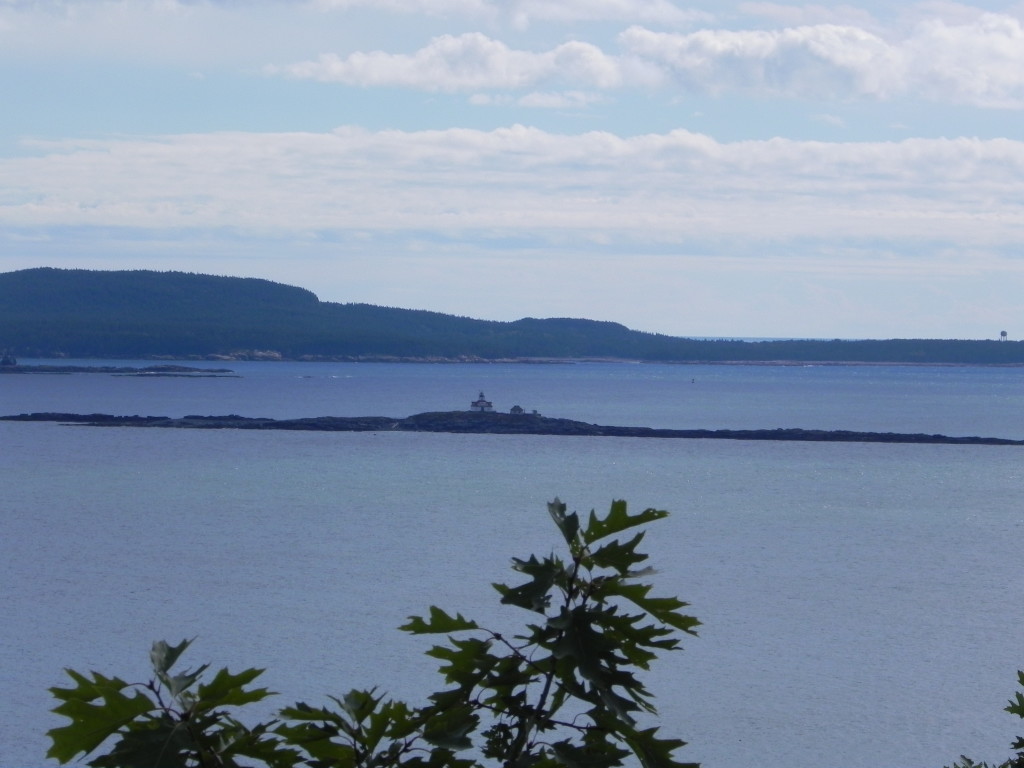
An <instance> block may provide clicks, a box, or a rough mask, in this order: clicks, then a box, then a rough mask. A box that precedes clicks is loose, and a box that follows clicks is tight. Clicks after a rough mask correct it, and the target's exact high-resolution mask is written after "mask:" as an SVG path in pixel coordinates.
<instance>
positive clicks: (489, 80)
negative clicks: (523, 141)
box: [271, 32, 623, 91]
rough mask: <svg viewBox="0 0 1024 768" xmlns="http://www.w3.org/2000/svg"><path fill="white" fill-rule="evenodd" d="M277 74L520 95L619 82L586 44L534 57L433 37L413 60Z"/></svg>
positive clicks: (345, 62)
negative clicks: (554, 85)
mask: <svg viewBox="0 0 1024 768" xmlns="http://www.w3.org/2000/svg"><path fill="white" fill-rule="evenodd" d="M271 71H276V70H271ZM280 71H283V72H284V73H286V74H288V75H290V76H291V77H295V78H300V79H313V80H320V81H323V82H337V83H344V84H346V85H357V86H365V87H369V86H404V87H411V88H420V89H423V90H427V91H465V90H479V89H491V88H495V89H520V88H528V87H532V86H534V85H536V84H538V83H540V82H544V81H549V80H568V81H570V82H573V83H583V84H585V85H587V86H591V87H596V88H614V87H617V86H618V85H620V84H621V83H622V80H623V73H622V67H621V65H620V63H619V62H618V61H617V60H616V59H615V58H614V57H610V56H607V55H606V54H604V53H603V52H602V51H601V50H600V49H599V48H598V47H597V46H595V45H591V44H590V43H583V42H579V41H570V42H567V43H563V44H562V45H559V46H557V47H556V48H553V49H551V50H549V51H544V52H541V53H534V52H531V51H522V50H515V49H512V48H510V47H509V46H507V45H505V44H504V43H503V42H501V41H499V40H494V39H492V38H489V37H487V36H486V35H484V34H481V33H479V32H470V33H466V34H463V35H458V36H455V35H442V36H440V37H436V38H434V39H433V40H431V41H430V43H429V44H428V45H426V46H424V47H423V48H421V49H420V50H418V51H416V52H415V53H414V54H392V53H386V52H384V51H372V52H369V53H353V54H349V55H348V56H346V57H344V58H342V57H340V56H337V55H335V54H324V55H322V56H320V57H319V58H318V59H317V60H315V61H307V62H302V63H299V64H293V65H291V66H288V67H284V68H282V69H281V70H280Z"/></svg>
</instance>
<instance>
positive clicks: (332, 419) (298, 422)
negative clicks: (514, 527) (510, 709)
mask: <svg viewBox="0 0 1024 768" xmlns="http://www.w3.org/2000/svg"><path fill="white" fill-rule="evenodd" d="M0 421H49V422H59V423H61V424H69V425H82V426H91V427H155V428H164V429H262V430H273V429H278V430H315V431H322V432H388V431H399V432H450V433H462V434H488V435H561V436H572V437H646V438H663V439H665V438H667V439H672V438H674V439H690V440H695V439H703V440H783V441H803V442H843V443H853V442H856V443H928V444H945V445H1024V440H1010V439H1006V438H999V437H951V436H948V435H928V434H908V433H900V432H856V431H849V430H818V429H799V428H791V429H782V428H780V429H657V428H653V427H616V426H603V425H600V424H589V423H587V422H584V421H574V420H572V419H559V418H551V417H547V416H541V415H540V414H536V413H514V414H513V413H495V412H493V411H440V412H432V413H419V414H416V415H414V416H408V417H405V418H391V417H388V416H317V417H311V418H302V419H271V418H260V417H252V416H238V415H229V416H184V417H181V418H172V417H169V416H113V415H110V414H101V413H92V414H75V413H25V414H20V415H15V416H0Z"/></svg>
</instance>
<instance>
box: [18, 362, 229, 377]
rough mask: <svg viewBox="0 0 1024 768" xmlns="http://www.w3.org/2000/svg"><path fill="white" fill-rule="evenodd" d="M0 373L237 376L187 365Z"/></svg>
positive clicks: (23, 367)
mask: <svg viewBox="0 0 1024 768" xmlns="http://www.w3.org/2000/svg"><path fill="white" fill-rule="evenodd" d="M0 373H25V374H28V373H107V374H110V375H113V376H148V377H153V376H181V377H183V378H189V379H200V378H211V377H218V378H220V377H224V376H236V377H237V374H235V372H234V371H232V370H231V369H230V368H193V367H190V366H187V365H147V366H145V367H143V368H132V367H128V366H118V365H0Z"/></svg>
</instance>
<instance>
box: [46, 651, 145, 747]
mask: <svg viewBox="0 0 1024 768" xmlns="http://www.w3.org/2000/svg"><path fill="white" fill-rule="evenodd" d="M68 674H69V675H71V676H72V677H74V678H76V679H81V680H83V681H84V678H81V676H80V675H77V674H72V672H71V671H70V670H69V671H68ZM93 677H94V680H93V681H91V682H90V681H84V684H83V685H80V686H79V689H80V690H81V695H80V696H75V695H74V694H73V693H72V692H70V691H68V690H66V689H64V690H62V694H63V695H62V696H61V698H64V702H63V703H62V704H60V705H58V706H57V707H55V708H54V709H53V711H54V712H56V713H57V714H58V715H63V716H64V717H67V718H69V719H70V720H71V723H70V724H69V725H65V726H63V727H60V728H54V729H52V730H50V731H49V732H48V734H47V735H48V736H49V737H50V740H51V741H52V742H53V744H52V746H51V747H50V749H49V751H48V752H47V753H46V755H47V757H52V758H55V759H57V760H59V761H60V762H62V763H66V762H68V761H69V760H71V759H73V758H74V757H75V755H77V754H79V753H82V754H89V753H90V752H92V751H93V750H94V749H96V747H98V746H99V745H100V744H102V743H103V742H104V741H105V740H106V739H108V738H110V736H112V735H113V734H115V733H116V732H117V731H118V730H119V729H120V728H122V727H124V726H125V725H127V724H128V723H130V722H132V721H133V720H135V718H137V717H139V716H141V715H144V714H146V713H148V712H150V711H151V710H153V709H154V708H155V704H154V703H153V702H152V701H150V700H149V698H147V697H146V696H144V695H143V694H142V693H141V692H139V691H136V692H135V694H134V695H132V696H126V695H125V694H124V693H123V692H122V689H123V688H125V687H127V684H126V683H124V682H123V681H121V680H117V679H116V678H115V679H113V680H108V679H106V678H102V677H101V676H99V675H96V674H95V673H94V674H93ZM96 699H101V700H102V701H101V702H100V703H93V702H94V701H96Z"/></svg>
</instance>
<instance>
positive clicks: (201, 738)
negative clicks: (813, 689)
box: [48, 499, 699, 768]
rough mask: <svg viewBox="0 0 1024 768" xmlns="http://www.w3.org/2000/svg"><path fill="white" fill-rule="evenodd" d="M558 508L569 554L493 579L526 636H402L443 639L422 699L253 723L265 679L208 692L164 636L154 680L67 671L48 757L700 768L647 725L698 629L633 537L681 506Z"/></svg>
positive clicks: (433, 614) (428, 628) (227, 765)
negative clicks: (658, 672) (654, 680)
mask: <svg viewBox="0 0 1024 768" xmlns="http://www.w3.org/2000/svg"><path fill="white" fill-rule="evenodd" d="M548 509H549V512H550V514H551V517H552V519H553V520H554V522H555V524H556V525H557V527H558V529H559V531H560V532H561V534H562V537H563V538H564V540H565V544H566V546H567V549H568V557H567V558H563V557H557V556H555V555H549V556H547V557H543V558H538V557H536V556H531V557H529V558H528V559H525V560H520V559H515V560H513V569H514V570H515V571H516V572H518V573H519V574H521V576H522V577H524V580H523V581H522V582H521V583H518V584H516V585H514V586H509V585H506V584H495V585H494V587H495V589H496V590H497V591H498V593H499V594H500V596H501V602H502V603H504V604H506V605H511V606H515V607H518V608H521V609H524V610H525V611H527V612H528V613H529V619H528V621H527V623H526V625H525V627H524V628H523V629H522V630H521V632H520V633H519V634H516V635H515V636H512V637H506V636H504V635H502V634H501V633H498V632H495V631H492V630H489V629H486V628H484V627H481V626H480V625H478V624H477V623H476V622H475V621H473V620H471V619H467V618H464V617H463V616H462V615H461V614H458V613H456V614H454V615H453V614H451V613H448V612H446V611H444V610H442V609H440V608H437V607H434V606H432V607H431V608H430V610H429V614H428V615H427V616H425V617H419V616H414V617H410V619H409V621H408V622H407V623H406V624H405V625H404V626H403V627H402V628H401V629H403V630H404V631H406V632H410V633H413V634H430V635H442V636H445V640H444V641H443V642H442V643H441V644H439V645H436V646H434V647H433V648H431V649H430V650H429V651H428V652H427V653H428V655H430V656H432V657H434V658H436V659H438V660H439V661H440V662H441V664H440V667H439V672H440V674H441V676H442V677H443V679H444V687H443V688H442V689H441V690H439V691H437V692H435V693H433V694H432V695H431V696H430V697H429V699H428V703H427V704H425V705H424V706H421V707H412V706H410V705H408V704H406V703H404V702H400V701H396V700H393V699H390V698H387V697H386V696H384V695H381V694H378V693H377V691H376V690H353V691H350V692H348V693H347V694H344V695H343V696H340V697H330V702H331V703H330V704H328V705H326V706H311V705H309V704H306V703H303V702H299V703H296V704H294V705H292V706H289V707H285V708H283V709H281V710H280V711H279V713H278V718H277V719H275V720H271V721H268V722H260V723H258V724H256V725H252V726H246V725H244V724H243V723H242V722H241V721H240V720H239V719H238V716H237V714H235V713H236V710H237V709H238V708H240V707H243V706H245V705H247V704H251V703H253V702H257V701H260V700H262V699H264V698H265V697H267V696H268V695H270V692H269V691H267V690H266V689H265V688H252V687H250V685H251V683H253V681H254V680H255V679H256V678H257V677H259V675H260V674H261V673H262V672H263V670H260V669H247V670H245V671H243V672H240V673H238V674H232V673H230V672H229V671H228V670H227V669H221V670H220V671H219V672H217V674H216V675H214V677H213V679H212V680H210V682H208V683H203V682H200V680H201V677H202V675H203V673H204V672H205V671H206V670H207V666H206V665H203V666H200V667H198V668H197V669H195V670H186V671H184V672H179V673H174V672H173V671H172V669H173V667H174V666H175V664H176V662H177V661H178V659H179V657H180V656H181V655H182V654H183V653H184V651H185V650H186V649H187V648H188V646H189V644H190V642H191V641H188V640H184V641H182V642H181V643H179V644H177V645H173V646H172V645H168V644H167V643H166V642H157V643H154V645H153V650H152V652H151V662H152V666H153V674H154V677H153V679H152V680H150V681H149V682H147V683H127V682H125V681H124V680H121V679H119V678H116V677H114V678H108V677H105V676H103V675H101V674H99V673H96V672H93V673H91V675H90V676H87V675H82V674H80V673H78V672H75V671H73V670H67V674H68V675H69V676H70V677H71V679H72V681H73V682H74V685H73V686H72V687H69V688H52V689H51V691H52V693H53V695H54V696H55V697H56V698H57V699H59V700H60V702H61V703H60V704H59V705H58V706H57V707H56V708H55V709H54V711H55V712H57V713H58V714H60V715H63V716H65V717H67V718H69V719H70V720H71V723H70V724H69V725H65V726H63V727H60V728H55V729H53V730H51V731H50V732H49V736H50V738H51V741H52V747H51V748H50V751H49V752H48V756H49V757H53V758H56V759H57V760H59V761H60V762H61V763H66V762H69V761H70V760H73V759H75V758H76V757H78V756H79V755H85V756H88V755H92V754H93V753H95V752H97V751H98V750H99V751H101V754H98V755H97V756H95V757H93V758H92V759H91V761H90V762H89V763H88V765H90V766H98V767H101V768H113V767H114V766H116V767H118V768H192V767H194V766H203V767H204V768H205V767H207V766H211V767H212V766H218V767H224V768H240V767H241V766H249V765H256V764H261V765H265V766H269V768H293V767H294V766H311V768H388V767H389V766H407V767H408V768H441V767H450V768H475V767H477V766H492V765H493V766H499V765H500V766H504V767H506V768H526V766H538V767H541V768H547V767H549V766H551V767H553V766H567V767H568V768H584V767H586V768H615V766H621V765H624V764H625V761H626V760H627V759H628V760H637V761H639V763H640V765H641V766H644V768H687V766H689V767H690V768H693V766H695V764H683V763H679V762H677V761H676V759H675V757H674V752H675V750H676V749H678V748H679V747H681V746H683V745H684V742H682V741H680V740H678V739H673V738H662V737H661V736H660V735H659V733H658V729H657V728H656V727H650V726H647V727H645V726H643V725H641V724H640V720H641V719H643V718H645V717H648V716H650V715H654V714H656V712H655V708H654V706H653V703H652V696H651V693H650V692H649V691H648V690H647V688H646V687H645V686H644V684H643V683H642V682H641V680H640V679H639V677H638V676H637V674H638V673H639V672H642V671H646V670H648V669H649V667H650V664H651V662H653V661H654V660H655V658H656V657H657V655H658V653H659V652H662V651H669V650H675V649H678V648H679V642H680V639H681V633H682V634H689V635H695V634H696V627H697V626H698V624H699V622H698V621H697V619H695V618H693V617H692V616H688V615H686V614H684V613H683V612H682V609H683V608H685V607H686V603H683V602H681V601H680V600H678V599H676V598H674V597H654V596H652V595H651V586H650V585H649V584H646V583H643V581H641V579H642V578H643V577H646V576H647V575H649V574H650V573H651V571H650V569H647V568H643V567H642V564H643V563H644V561H645V560H646V559H647V555H646V554H643V553H641V552H639V551H638V550H637V547H638V546H639V545H640V543H641V542H642V541H643V538H644V531H643V530H639V531H638V530H635V529H637V528H638V527H640V526H643V525H646V524H648V523H651V522H653V521H656V520H659V519H661V518H663V517H665V516H666V515H667V513H666V512H664V511H660V510H655V509H647V510H644V511H643V512H640V513H638V514H630V513H629V512H628V511H627V507H626V503H625V502H622V501H616V502H614V503H613V504H612V506H611V509H610V511H609V513H608V514H607V515H606V516H605V517H598V516H597V515H596V514H595V513H594V512H591V513H590V515H589V517H588V518H587V519H586V520H581V518H580V517H579V516H578V515H577V514H576V513H567V512H566V506H565V505H564V504H562V503H561V502H559V501H558V500H557V499H556V500H555V501H554V502H552V503H551V504H549V505H548ZM627 532H629V533H628V535H627V536H623V535H622V534H626V533H627ZM101 748H102V749H101ZM104 750H105V751H104Z"/></svg>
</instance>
